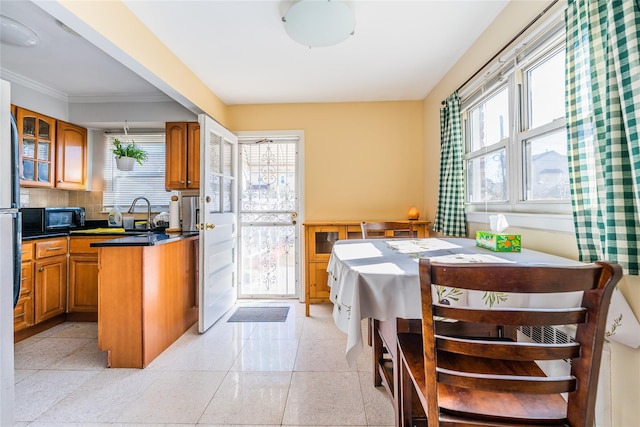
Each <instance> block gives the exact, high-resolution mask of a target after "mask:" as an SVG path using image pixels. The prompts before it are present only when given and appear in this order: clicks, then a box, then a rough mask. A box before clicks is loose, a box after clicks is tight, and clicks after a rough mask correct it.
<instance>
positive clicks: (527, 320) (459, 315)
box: [433, 305, 587, 326]
mask: <svg viewBox="0 0 640 427" xmlns="http://www.w3.org/2000/svg"><path fill="white" fill-rule="evenodd" d="M433 312H434V315H435V316H440V317H444V318H447V319H454V320H463V321H466V322H478V323H489V324H491V323H492V324H495V325H516V326H537V325H571V324H575V323H584V322H585V320H586V317H587V310H586V309H584V308H582V307H579V308H566V309H494V310H486V309H482V308H478V309H474V308H467V307H452V306H445V305H436V306H435V307H434V308H433Z"/></svg>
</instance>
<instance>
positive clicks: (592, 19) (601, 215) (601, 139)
mask: <svg viewBox="0 0 640 427" xmlns="http://www.w3.org/2000/svg"><path fill="white" fill-rule="evenodd" d="M565 18H566V26H567V59H566V60H567V64H566V65H567V67H566V102H567V133H568V138H569V141H568V149H569V153H568V157H569V177H570V183H571V195H572V204H573V217H574V223H575V228H576V237H577V241H578V249H579V253H580V259H581V260H582V261H586V262H591V261H595V260H598V259H607V260H610V261H614V262H617V263H619V264H620V265H622V266H623V268H624V269H625V273H627V274H634V275H637V274H638V267H639V265H638V264H639V255H638V250H639V248H638V240H639V239H640V218H639V211H640V190H639V189H640V142H639V141H638V136H639V135H638V126H639V123H640V54H639V49H640V36H639V34H640V5H639V2H638V0H590V1H584V0H569V4H568V7H567V10H566V15H565Z"/></svg>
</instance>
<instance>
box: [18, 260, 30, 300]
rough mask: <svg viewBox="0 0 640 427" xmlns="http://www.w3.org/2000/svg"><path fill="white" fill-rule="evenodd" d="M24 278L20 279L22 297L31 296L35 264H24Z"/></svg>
mask: <svg viewBox="0 0 640 427" xmlns="http://www.w3.org/2000/svg"><path fill="white" fill-rule="evenodd" d="M21 275H22V277H21V278H20V281H21V283H20V297H22V296H23V295H27V294H29V295H30V294H31V291H33V263H32V262H23V263H22V273H21Z"/></svg>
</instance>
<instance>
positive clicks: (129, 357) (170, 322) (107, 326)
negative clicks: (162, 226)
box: [98, 237, 198, 368]
mask: <svg viewBox="0 0 640 427" xmlns="http://www.w3.org/2000/svg"><path fill="white" fill-rule="evenodd" d="M197 239H198V238H197V237H191V238H185V239H179V240H177V241H175V242H170V243H166V244H162V245H154V246H112V247H109V246H105V247H100V248H99V249H98V257H99V267H100V268H99V272H98V280H99V282H100V286H99V287H98V294H99V298H98V305H99V309H98V347H99V348H100V350H103V351H107V352H108V365H109V366H110V367H112V368H144V367H146V366H147V365H148V364H149V363H150V362H151V361H152V360H153V359H155V358H156V357H157V356H158V355H159V354H160V353H162V352H163V351H164V350H165V349H166V348H167V347H169V346H170V345H171V344H173V342H174V341H175V340H176V339H178V338H179V337H180V336H181V335H182V334H184V332H185V331H186V330H187V329H189V328H190V327H191V326H192V325H193V324H194V323H195V322H196V321H197V320H198V307H197V293H196V285H197V280H196V278H195V274H196V271H197V265H198V261H197V259H196V258H195V257H196V256H197V250H196V244H197V243H196V242H197Z"/></svg>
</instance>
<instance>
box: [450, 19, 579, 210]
mask: <svg viewBox="0 0 640 427" xmlns="http://www.w3.org/2000/svg"><path fill="white" fill-rule="evenodd" d="M564 62H565V49H564V25H561V23H557V22H555V23H553V24H552V25H551V26H549V27H548V29H547V30H545V32H540V33H539V34H538V35H536V36H535V38H532V39H531V40H528V41H526V42H525V43H523V44H521V45H520V46H519V47H518V48H514V49H512V52H511V53H508V54H506V55H505V56H504V57H502V58H501V62H500V63H499V64H496V65H495V66H494V69H493V70H492V71H490V72H488V73H487V74H485V75H484V76H483V77H482V79H481V81H480V79H478V81H476V82H474V83H472V84H471V86H470V87H469V88H468V89H466V90H465V91H464V92H466V93H464V92H463V94H462V97H461V100H462V119H463V123H464V131H463V132H464V140H465V168H466V169H465V173H466V175H465V176H466V195H467V212H490V211H493V212H523V213H526V212H528V213H552V214H557V213H562V214H568V213H570V212H571V204H570V200H571V195H570V191H569V174H568V163H567V136H566V130H565V98H564V79H565V73H564V68H565V65H564Z"/></svg>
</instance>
